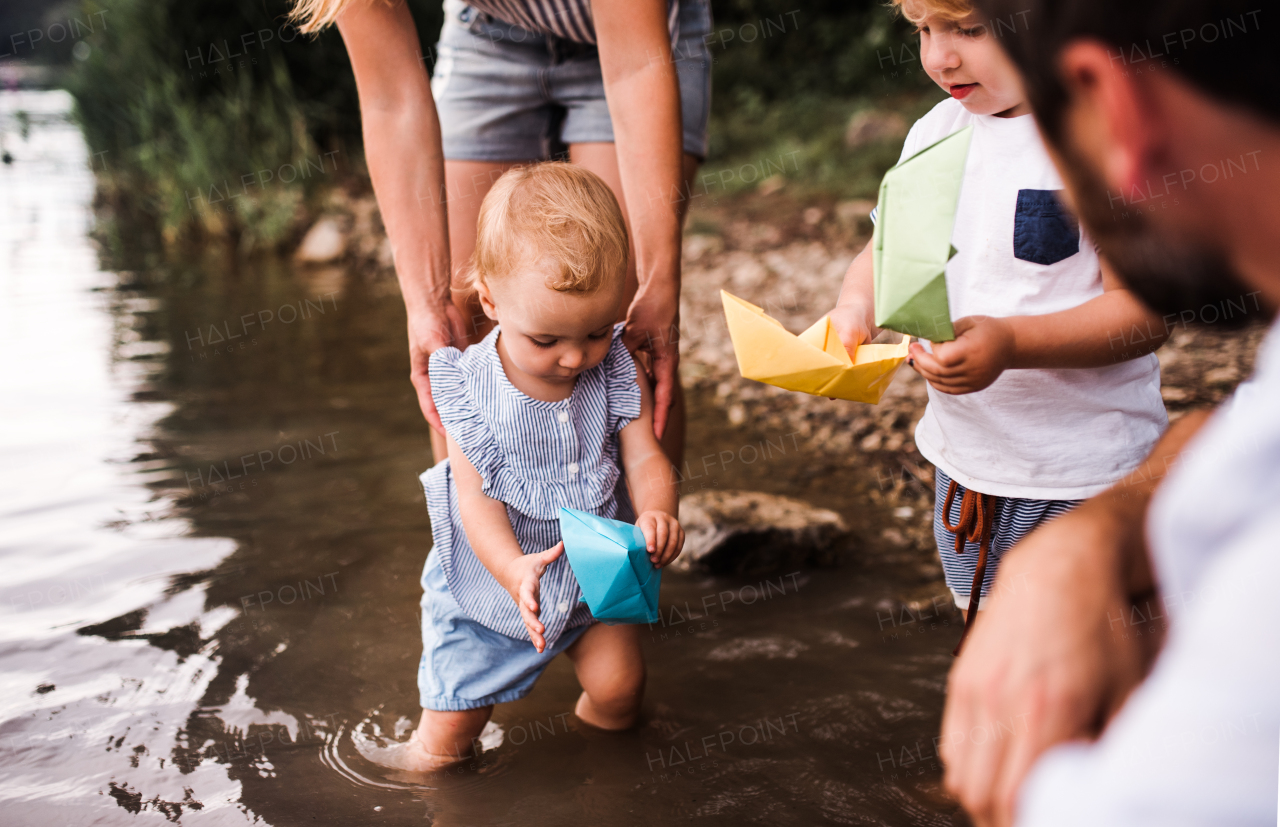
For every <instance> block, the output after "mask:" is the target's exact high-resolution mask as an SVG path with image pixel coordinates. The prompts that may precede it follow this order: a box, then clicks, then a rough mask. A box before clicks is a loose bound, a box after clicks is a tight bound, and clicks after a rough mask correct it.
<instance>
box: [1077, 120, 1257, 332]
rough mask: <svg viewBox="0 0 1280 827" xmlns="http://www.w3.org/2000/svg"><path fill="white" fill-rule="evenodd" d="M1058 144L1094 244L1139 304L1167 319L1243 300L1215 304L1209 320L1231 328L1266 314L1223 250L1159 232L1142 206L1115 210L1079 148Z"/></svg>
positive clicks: (1202, 316) (1200, 316)
mask: <svg viewBox="0 0 1280 827" xmlns="http://www.w3.org/2000/svg"><path fill="white" fill-rule="evenodd" d="M1057 149H1058V151H1059V153H1060V155H1061V157H1062V159H1063V162H1064V163H1063V165H1064V167H1065V169H1063V170H1062V173H1063V177H1064V178H1065V179H1066V181H1067V184H1068V186H1070V187H1071V190H1072V192H1073V194H1074V195H1075V201H1076V208H1077V209H1078V210H1079V211H1080V220H1081V221H1082V222H1083V223H1084V226H1085V228H1086V229H1087V230H1088V231H1089V234H1090V235H1091V236H1092V237H1093V240H1094V242H1095V243H1096V244H1097V245H1098V250H1099V251H1100V252H1101V253H1102V254H1103V255H1104V256H1105V257H1106V259H1107V261H1109V262H1110V263H1111V265H1112V267H1114V268H1115V271H1116V273H1117V275H1119V276H1120V279H1121V280H1122V281H1123V282H1124V283H1125V286H1126V287H1128V288H1129V290H1131V291H1132V292H1133V293H1134V294H1135V295H1136V296H1137V297H1138V299H1139V300H1141V301H1142V303H1143V304H1145V305H1146V306H1147V307H1149V308H1150V309H1152V310H1154V311H1156V312H1157V313H1159V314H1160V315H1162V316H1164V317H1166V319H1167V318H1168V317H1169V316H1174V315H1177V316H1178V317H1179V318H1180V319H1191V318H1192V316H1193V315H1194V317H1195V318H1196V319H1205V318H1207V314H1206V313H1204V312H1202V311H1206V310H1208V309H1211V308H1231V307H1232V306H1231V305H1228V304H1227V302H1231V301H1234V302H1236V303H1240V304H1245V305H1247V307H1248V309H1247V310H1245V311H1244V312H1241V313H1237V312H1221V313H1220V312H1218V311H1217V310H1215V312H1214V313H1213V317H1212V318H1213V323H1214V324H1218V325H1222V326H1223V327H1226V328H1231V329H1234V328H1240V327H1244V326H1245V325H1248V324H1249V323H1251V322H1253V321H1257V320H1259V319H1262V318H1266V317H1267V316H1268V315H1269V314H1265V313H1264V312H1263V309H1262V307H1261V306H1260V305H1259V303H1258V298H1257V292H1256V291H1252V290H1250V288H1248V287H1246V286H1245V282H1244V280H1243V279H1241V278H1240V275H1239V274H1238V273H1237V272H1236V270H1235V269H1234V268H1233V267H1232V266H1231V264H1230V263H1229V261H1228V259H1227V255H1226V253H1225V251H1224V250H1222V249H1221V248H1218V247H1214V246H1212V245H1210V244H1207V243H1204V242H1202V241H1199V240H1197V239H1192V238H1187V237H1186V236H1185V235H1175V234H1173V233H1169V232H1162V231H1161V230H1160V229H1158V228H1157V227H1155V226H1154V225H1153V223H1152V221H1151V219H1150V218H1149V217H1148V216H1147V215H1146V214H1145V213H1143V212H1142V210H1141V209H1140V208H1130V207H1126V208H1125V214H1124V215H1120V214H1118V213H1116V211H1115V210H1114V209H1113V208H1112V198H1111V197H1110V194H1109V193H1108V191H1107V189H1106V187H1105V185H1104V184H1103V182H1102V179H1101V177H1100V176H1099V175H1097V173H1095V172H1094V170H1093V169H1092V168H1091V167H1090V165H1089V163H1088V162H1087V161H1086V160H1085V159H1084V158H1083V157H1081V155H1080V153H1078V152H1076V151H1075V148H1074V147H1073V146H1070V145H1064V144H1060V145H1059V146H1058V147H1057ZM1246 299H1247V301H1246ZM1232 309H1234V308H1232ZM1183 324H1186V322H1183Z"/></svg>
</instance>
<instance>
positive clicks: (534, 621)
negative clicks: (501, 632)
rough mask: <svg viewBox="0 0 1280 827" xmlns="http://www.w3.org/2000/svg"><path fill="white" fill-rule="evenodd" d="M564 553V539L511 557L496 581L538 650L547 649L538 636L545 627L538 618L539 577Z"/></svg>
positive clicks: (544, 630)
mask: <svg viewBox="0 0 1280 827" xmlns="http://www.w3.org/2000/svg"><path fill="white" fill-rule="evenodd" d="M562 554H564V541H563V540H562V541H561V542H559V543H556V544H555V545H554V546H552V547H551V548H549V549H547V550H546V551H540V552H538V553H537V554H522V555H520V556H519V557H517V558H515V559H514V560H512V561H511V562H509V563H507V565H506V566H505V567H504V568H503V570H502V577H501V578H500V582H501V583H502V587H503V588H504V589H506V590H507V592H508V593H509V594H510V595H511V599H512V600H514V601H515V602H516V606H518V607H519V608H520V617H521V618H522V619H523V620H524V627H525V628H526V629H528V630H529V639H530V640H532V641H533V647H534V648H535V649H537V650H538V651H539V652H542V651H544V650H545V649H546V648H547V639H546V638H544V637H543V636H542V635H543V633H544V632H546V630H547V627H546V626H543V625H542V621H541V620H539V619H538V595H539V588H538V585H539V580H540V579H541V578H542V573H543V572H544V571H546V570H547V566H549V565H551V564H552V563H554V562H555V561H556V560H557V559H559V557H560V555H562Z"/></svg>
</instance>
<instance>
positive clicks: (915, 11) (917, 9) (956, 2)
mask: <svg viewBox="0 0 1280 827" xmlns="http://www.w3.org/2000/svg"><path fill="white" fill-rule="evenodd" d="M307 1H308V2H313V3H320V2H341V1H342V0H307ZM891 5H892V6H894V7H895V8H897V10H898V11H899V12H901V14H902V16H903V17H905V18H907V19H908V20H910V21H911V22H912V23H915V24H917V25H918V24H919V23H920V21H921V20H924V18H925V16H926V15H930V14H936V15H938V16H939V17H941V18H942V19H943V20H960V19H962V18H965V17H968V16H969V15H970V14H972V13H973V3H971V2H969V0H893V2H892V3H891Z"/></svg>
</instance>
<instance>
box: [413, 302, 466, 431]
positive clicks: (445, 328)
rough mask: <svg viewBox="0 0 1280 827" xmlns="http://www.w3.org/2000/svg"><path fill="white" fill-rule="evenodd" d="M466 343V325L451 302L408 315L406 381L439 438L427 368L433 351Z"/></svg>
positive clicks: (438, 427)
mask: <svg viewBox="0 0 1280 827" xmlns="http://www.w3.org/2000/svg"><path fill="white" fill-rule="evenodd" d="M466 341H467V334H466V322H465V321H464V320H463V318H462V311H460V310H459V309H458V307H457V305H455V304H454V303H453V302H451V301H446V302H445V303H444V304H443V305H441V307H440V308H439V309H438V310H435V311H431V312H426V311H424V312H419V313H411V314H410V316H409V381H411V382H413V388H414V390H416V391H417V392H418V406H419V407H420V408H422V415H423V416H425V417H426V418H427V422H429V423H431V427H432V428H435V429H436V430H437V431H439V432H440V433H442V434H443V433H444V425H443V423H441V422H440V414H439V413H438V412H437V411H436V403H435V402H434V401H433V400H432V398H431V376H430V374H429V373H428V372H427V368H428V366H429V364H430V362H431V354H432V353H434V352H435V351H436V349H438V348H442V347H449V346H451V345H452V346H457V345H460V344H464V343H465V342H466Z"/></svg>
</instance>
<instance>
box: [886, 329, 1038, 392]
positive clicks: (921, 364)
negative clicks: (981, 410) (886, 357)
mask: <svg viewBox="0 0 1280 827" xmlns="http://www.w3.org/2000/svg"><path fill="white" fill-rule="evenodd" d="M954 326H955V331H956V338H955V341H952V342H939V343H937V344H935V345H934V346H933V353H929V352H927V351H926V350H925V349H924V347H923V346H922V345H921V344H920V343H919V342H916V343H915V344H913V345H911V349H910V351H909V352H910V354H911V364H912V367H914V368H915V369H916V372H917V373H919V374H920V375H921V376H923V377H924V378H925V379H926V380H928V382H929V384H930V385H932V386H933V387H934V388H935V389H936V390H940V391H942V392H943V393H952V394H962V393H973V392H974V391H980V390H982V389H983V388H985V387H988V386H989V385H990V384H991V383H992V382H994V381H996V379H998V378H999V377H1000V374H1001V373H1003V372H1004V371H1005V370H1007V369H1008V368H1009V367H1010V366H1011V365H1012V364H1013V357H1014V345H1015V343H1014V336H1013V328H1011V327H1010V326H1009V324H1008V322H1006V321H1005V320H1004V319H997V318H995V317H994V316H965V317H964V318H963V319H957V320H956V322H955V325H954Z"/></svg>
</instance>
